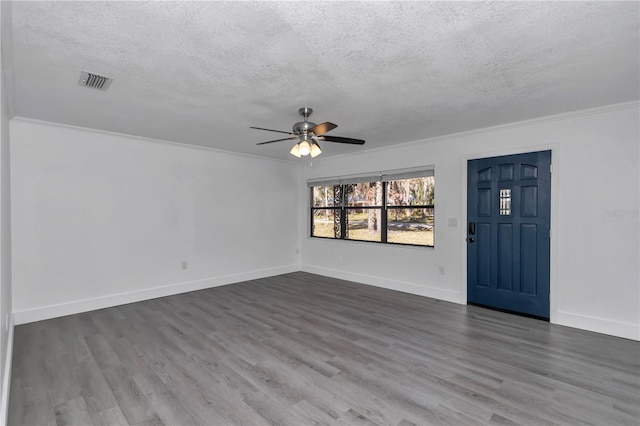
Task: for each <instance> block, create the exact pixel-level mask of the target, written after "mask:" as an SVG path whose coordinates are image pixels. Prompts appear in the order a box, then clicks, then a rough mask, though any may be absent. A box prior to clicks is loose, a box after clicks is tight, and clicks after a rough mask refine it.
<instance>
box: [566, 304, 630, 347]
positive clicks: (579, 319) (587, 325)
mask: <svg viewBox="0 0 640 426" xmlns="http://www.w3.org/2000/svg"><path fill="white" fill-rule="evenodd" d="M556 324H559V325H565V326H567V327H573V328H579V329H582V330H587V331H594V332H596V333H602V334H608V335H611V336H616V337H624V338H625V339H631V340H638V341H640V325H639V324H637V323H636V324H634V323H629V322H622V321H613V320H610V319H606V318H598V317H592V316H589V315H581V314H575V313H572V312H562V311H558V318H557V321H556Z"/></svg>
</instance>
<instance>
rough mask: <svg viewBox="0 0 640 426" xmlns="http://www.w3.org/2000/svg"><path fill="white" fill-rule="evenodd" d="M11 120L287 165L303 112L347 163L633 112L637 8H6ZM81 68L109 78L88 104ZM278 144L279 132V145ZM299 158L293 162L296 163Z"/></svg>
mask: <svg viewBox="0 0 640 426" xmlns="http://www.w3.org/2000/svg"><path fill="white" fill-rule="evenodd" d="M11 13H12V25H13V28H12V32H11V37H10V38H12V39H13V40H12V52H11V51H9V53H6V52H5V55H6V56H8V57H5V61H6V63H7V64H9V65H8V67H9V68H10V69H9V70H8V74H9V75H13V79H14V87H13V89H12V90H10V93H11V100H10V101H11V102H12V113H13V115H15V116H20V117H28V118H33V119H40V120H46V121H52V122H58V123H64V124H70V125H77V126H83V127H90V128H95V129H104V130H109V131H114V132H121V133H127V134H132V135H139V136H146V137H151V138H157V139H163V140H169V141H174V142H181V143H186V144H193V145H201V146H207V147H213V148H218V149H223V150H229V151H235V152H242V153H249V154H256V155H264V156H269V157H275V158H289V157H290V158H291V159H293V160H296V159H295V158H293V157H291V156H289V154H288V151H289V149H290V146H291V145H292V144H291V143H289V142H279V143H274V144H270V145H265V146H256V145H255V144H256V142H260V141H264V140H270V139H276V138H278V136H279V135H278V134H277V133H270V132H263V131H258V130H251V129H249V126H258V127H268V128H272V129H280V130H286V131H288V130H290V129H291V126H292V124H293V123H294V122H296V121H299V118H300V117H299V116H298V115H297V110H298V108H299V107H302V106H309V107H312V108H313V109H314V111H315V112H314V115H313V116H312V117H311V120H312V121H314V122H316V123H320V122H323V121H332V122H334V123H336V124H338V126H339V127H338V128H337V129H335V130H333V131H332V132H331V135H336V136H345V137H355V138H362V139H366V141H367V143H366V145H364V146H362V147H359V146H349V145H340V144H335V143H332V144H329V143H325V144H324V145H323V148H324V155H325V156H326V155H336V154H343V153H350V152H357V151H360V150H362V149H371V148H377V147H382V146H388V145H392V144H397V143H402V142H408V141H414V140H419V139H423V138H427V137H432V136H439V135H444V134H449V133H455V132H460V131H465V130H471V129H477V128H482V127H487V126H492V125H497V124H503V123H508V122H513V121H518V120H524V119H529V118H535V117H540V116H545V115H551V114H556V113H561V112H566V111H572V110H577V109H584V108H589V107H594V106H600V105H607V104H612V103H617V102H624V101H629V100H635V99H638V98H639V97H640V96H639V91H640V87H639V75H640V71H639V63H640V60H639V40H638V35H639V30H640V26H639V19H640V18H639V3H638V2H635V1H634V2H120V1H117V2H13V4H12V11H11ZM81 70H87V71H91V72H95V73H98V74H102V75H106V76H109V77H112V78H114V82H113V84H112V85H111V88H110V89H109V90H108V91H106V92H102V91H97V90H91V89H87V88H82V87H80V86H78V85H77V82H78V78H79V76H80V71H81ZM282 136H284V135H282ZM298 161H299V160H298Z"/></svg>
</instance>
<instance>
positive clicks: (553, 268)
mask: <svg viewBox="0 0 640 426" xmlns="http://www.w3.org/2000/svg"><path fill="white" fill-rule="evenodd" d="M536 151H551V164H553V173H551V217H550V221H551V225H550V226H551V236H552V237H551V241H550V243H551V244H550V250H551V251H550V253H549V257H550V259H549V262H550V263H549V298H550V300H549V322H551V323H552V324H557V323H558V239H559V238H558V237H559V236H560V229H559V227H558V219H559V198H558V196H559V192H560V191H559V189H560V144H544V145H534V146H524V147H514V148H508V149H502V150H496V151H485V152H476V153H471V154H464V155H462V156H461V158H460V176H461V183H462V185H461V188H462V190H461V194H460V217H462V218H464V220H462V221H461V224H460V225H461V226H460V241H461V247H460V252H461V253H460V259H461V263H460V270H461V271H462V273H461V276H460V302H461V303H462V304H464V305H466V304H467V226H466V225H467V223H468V222H469V220H468V217H467V189H468V188H467V186H468V185H467V166H468V165H467V162H468V161H469V160H476V159H480V158H491V157H500V156H503V155H514V154H526V153H529V152H536Z"/></svg>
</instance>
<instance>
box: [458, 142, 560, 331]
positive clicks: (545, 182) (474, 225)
mask: <svg viewBox="0 0 640 426" xmlns="http://www.w3.org/2000/svg"><path fill="white" fill-rule="evenodd" d="M550 166H551V151H544V152H533V153H528V154H518V155H509V156H503V157H493V158H484V159H479V160H471V161H469V163H468V182H467V184H468V193H467V206H468V207H467V209H468V211H467V218H468V221H469V224H468V227H467V232H468V234H469V235H468V238H467V293H468V294H467V300H468V301H469V303H476V304H480V305H485V306H489V307H494V308H499V309H504V310H508V311H512V312H517V313H523V314H526V315H533V316H537V317H541V318H547V319H548V318H549V256H550V244H549V229H550V215H551V172H550Z"/></svg>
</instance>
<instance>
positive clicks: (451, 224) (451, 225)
mask: <svg viewBox="0 0 640 426" xmlns="http://www.w3.org/2000/svg"><path fill="white" fill-rule="evenodd" d="M448 225H449V228H457V227H458V218H457V217H450V218H449V220H448Z"/></svg>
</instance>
